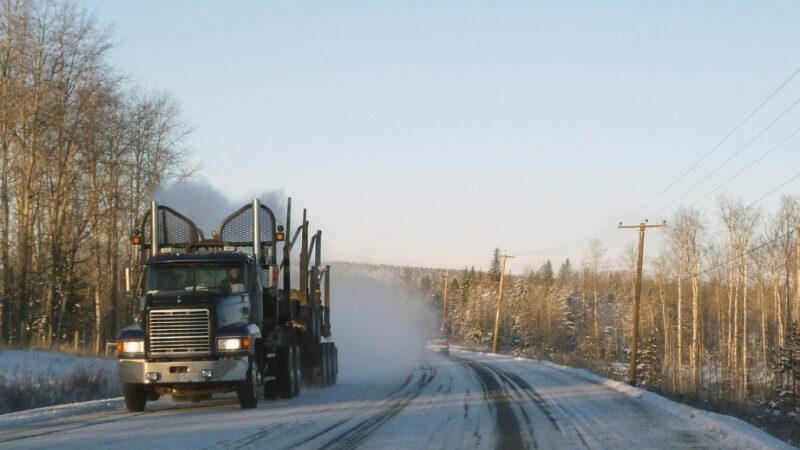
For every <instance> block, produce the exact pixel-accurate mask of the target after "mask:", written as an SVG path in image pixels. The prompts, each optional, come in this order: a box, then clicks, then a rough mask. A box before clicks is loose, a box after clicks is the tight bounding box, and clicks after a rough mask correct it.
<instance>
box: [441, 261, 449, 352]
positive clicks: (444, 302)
mask: <svg viewBox="0 0 800 450" xmlns="http://www.w3.org/2000/svg"><path fill="white" fill-rule="evenodd" d="M448 276H449V273H448V272H447V271H446V270H445V271H444V298H443V299H442V325H441V327H440V328H441V330H442V335H443V336H444V335H445V326H446V325H447V281H448Z"/></svg>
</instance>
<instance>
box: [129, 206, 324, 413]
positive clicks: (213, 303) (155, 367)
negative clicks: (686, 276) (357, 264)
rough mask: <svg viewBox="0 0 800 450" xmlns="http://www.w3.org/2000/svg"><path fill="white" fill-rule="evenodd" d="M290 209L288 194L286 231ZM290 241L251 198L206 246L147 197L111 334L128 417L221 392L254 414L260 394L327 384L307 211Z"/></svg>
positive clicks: (318, 274) (315, 243)
mask: <svg viewBox="0 0 800 450" xmlns="http://www.w3.org/2000/svg"><path fill="white" fill-rule="evenodd" d="M291 205H292V200H291V198H290V199H289V200H288V203H287V213H286V228H285V229H286V230H287V231H291V227H290V220H291ZM140 230H142V231H140ZM288 238H289V236H287V235H286V234H284V227H282V226H280V225H277V224H276V221H275V215H274V214H273V212H272V211H271V210H270V209H269V208H267V207H266V206H265V205H263V204H261V202H260V201H259V200H257V199H256V200H254V201H253V202H252V204H247V205H245V206H243V207H242V208H240V209H239V210H237V211H236V212H234V213H233V214H231V215H230V216H228V217H227V218H225V219H224V220H223V221H222V224H221V225H220V227H219V230H218V231H217V232H215V233H213V235H212V237H211V238H210V239H206V238H205V236H204V235H203V232H202V230H200V229H199V228H198V227H197V226H196V225H195V224H194V223H193V222H192V221H191V220H189V219H188V218H187V217H185V216H183V215H182V214H180V213H178V212H177V211H175V210H173V209H172V208H169V207H167V206H163V205H158V204H157V203H156V202H152V204H151V207H150V209H149V210H148V211H146V212H145V214H144V215H143V217H142V221H141V226H140V228H139V230H135V231H134V233H133V236H132V243H133V244H134V246H135V247H136V248H137V251H136V253H137V256H136V260H137V264H136V270H134V272H135V273H134V274H133V277H134V279H138V280H139V282H138V283H137V288H136V298H139V299H140V305H139V306H140V307H139V313H138V317H137V318H136V323H135V324H134V325H131V326H128V327H126V328H124V329H123V330H121V331H120V333H119V335H118V337H117V354H118V358H119V375H120V379H121V381H122V387H123V393H124V397H125V406H126V408H127V409H128V411H142V410H144V408H145V404H146V403H147V401H149V400H157V399H158V398H159V397H160V396H161V395H172V397H173V399H175V400H183V401H199V400H206V399H210V398H211V396H212V394H214V393H223V392H236V394H237V397H238V400H239V405H240V406H241V407H242V408H254V407H256V405H257V403H258V399H259V397H261V396H263V397H264V398H275V397H277V396H280V397H283V398H290V397H294V396H297V395H299V394H300V387H301V384H305V385H306V386H313V387H325V386H330V385H333V384H335V383H336V379H337V375H338V349H337V348H336V345H335V344H334V343H333V342H332V341H331V322H330V266H324V267H323V266H322V265H321V245H322V232H321V231H317V232H316V234H314V235H313V236H312V237H311V238H310V239H309V232H308V221H307V220H306V211H305V210H304V211H303V223H302V224H301V225H300V226H299V227H298V228H297V230H296V231H295V233H294V236H293V237H292V238H291V239H288ZM298 238H299V239H300V244H301V248H300V251H299V268H298V269H297V272H296V273H297V274H298V275H295V276H298V287H297V288H296V289H292V287H291V284H292V283H291V280H292V273H291V271H292V269H291V265H290V261H291V254H292V248H293V246H294V244H295V243H296V241H297V239H298ZM278 243H281V245H280V249H281V251H282V255H281V259H280V261H279V259H278V249H279V247H278ZM310 255H313V256H314V258H313V261H310V258H309V256H310ZM136 272H138V273H136Z"/></svg>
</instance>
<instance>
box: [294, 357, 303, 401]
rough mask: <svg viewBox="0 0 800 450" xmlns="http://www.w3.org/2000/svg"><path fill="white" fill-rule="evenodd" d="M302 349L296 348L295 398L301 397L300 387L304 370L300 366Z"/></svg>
mask: <svg viewBox="0 0 800 450" xmlns="http://www.w3.org/2000/svg"><path fill="white" fill-rule="evenodd" d="M300 356H301V355H300V347H298V346H295V347H294V396H295V397H296V396H298V395H300V385H301V384H302V383H301V380H302V378H301V377H302V374H303V373H302V370H301V366H300Z"/></svg>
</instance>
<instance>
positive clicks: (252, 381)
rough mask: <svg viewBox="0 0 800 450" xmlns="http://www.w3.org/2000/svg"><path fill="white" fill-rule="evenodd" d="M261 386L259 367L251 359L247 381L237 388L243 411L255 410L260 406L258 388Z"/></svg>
mask: <svg viewBox="0 0 800 450" xmlns="http://www.w3.org/2000/svg"><path fill="white" fill-rule="evenodd" d="M260 384H261V377H260V376H259V375H258V367H256V363H255V360H253V359H252V358H251V359H250V368H249V369H248V370H247V379H246V380H245V381H243V382H242V383H241V384H240V385H239V387H237V388H236V396H237V397H239V406H241V407H242V409H251V408H255V407H256V405H258V388H259V386H260Z"/></svg>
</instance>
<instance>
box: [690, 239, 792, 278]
mask: <svg viewBox="0 0 800 450" xmlns="http://www.w3.org/2000/svg"><path fill="white" fill-rule="evenodd" d="M795 231H797V229H796V228H793V229H791V230H789V231H788V232H786V233H784V234H782V235H780V236H778V237H776V238H774V239H770V240H769V241H767V242H764V243H762V244H761V245H759V246H757V247H753V248H751V249H749V250H747V251H746V252H744V253H742V254H739V255H736V256H734V257H733V258H730V259H728V260H726V261H723V262H721V263H717V264H714V265H713V266H711V267H709V268H708V269H705V270H703V271H700V272H697V276H698V277H699V276H700V275H703V274H705V273H707V272H710V271H712V270H714V269H716V268H717V267H722V266H727V265H728V264H730V263H732V262H734V261H736V260H738V259H741V258H742V257H744V256H745V255H749V254H751V253H753V252H755V251H756V250H761V249H762V248H764V247H766V246H767V245H769V244H772V243H773V242H775V241H777V240H779V239H783V238H786V237H789V236H790V235H791V234H792V233H794V232H795ZM690 277H691V275H690V276H687V277H684V278H683V280H687V279H689V278H690Z"/></svg>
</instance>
